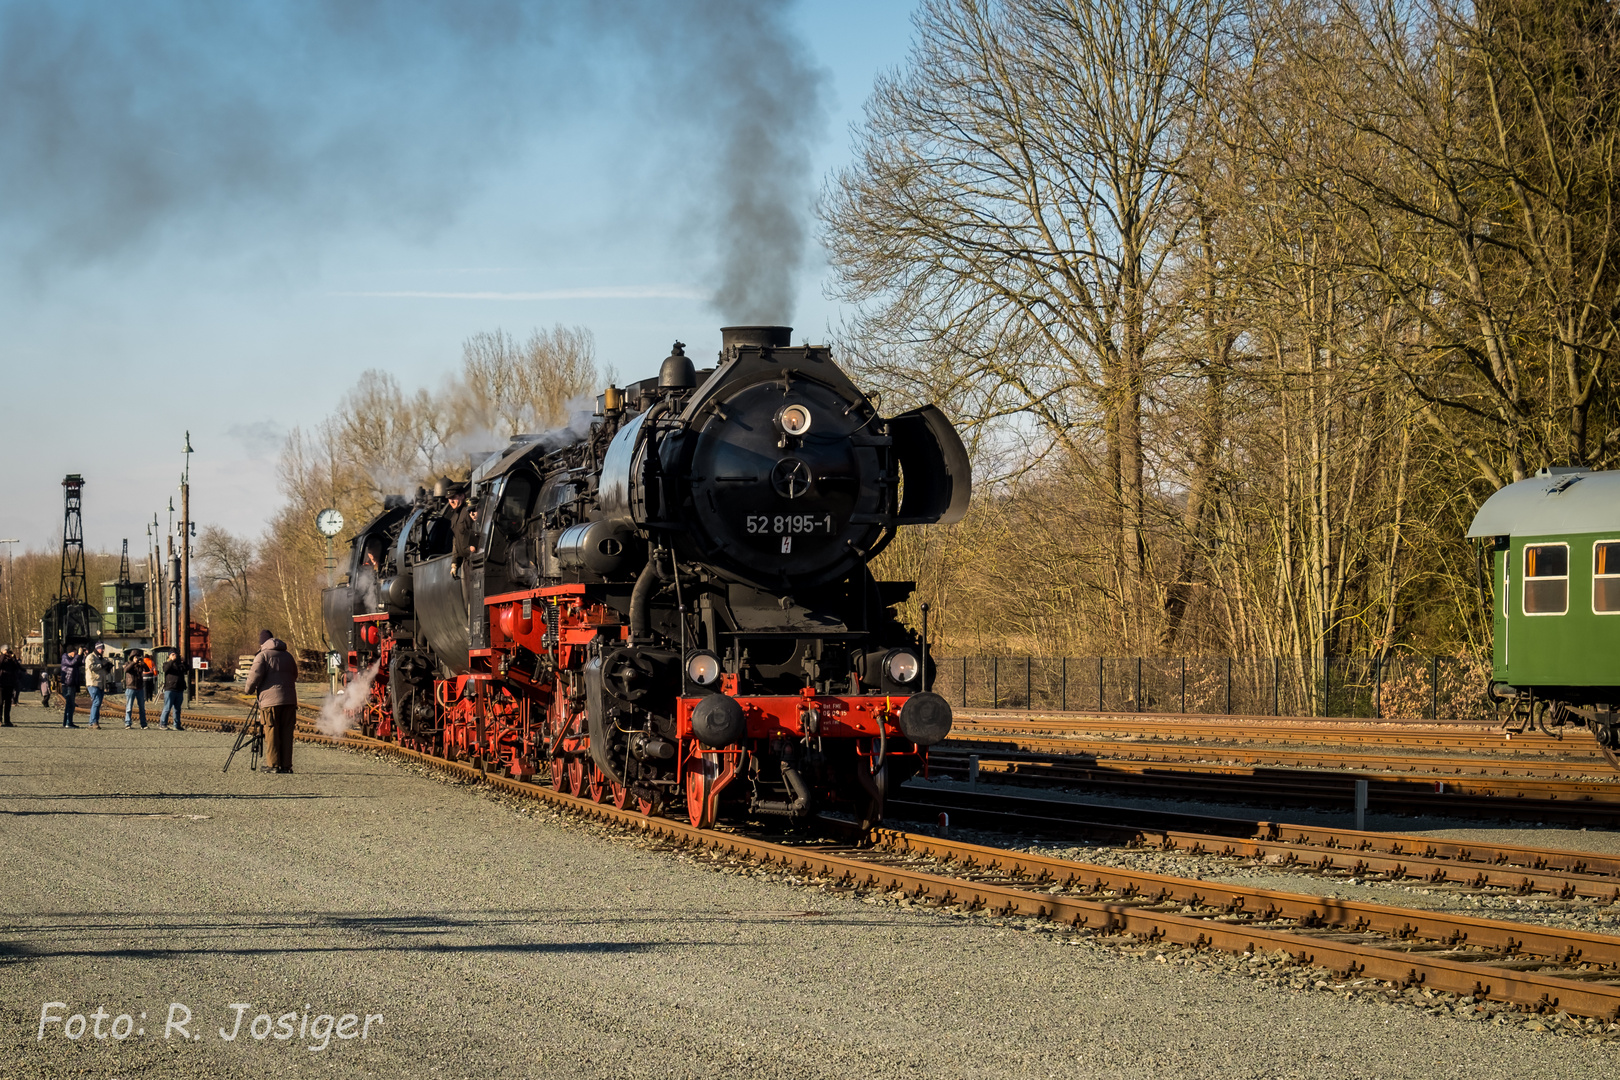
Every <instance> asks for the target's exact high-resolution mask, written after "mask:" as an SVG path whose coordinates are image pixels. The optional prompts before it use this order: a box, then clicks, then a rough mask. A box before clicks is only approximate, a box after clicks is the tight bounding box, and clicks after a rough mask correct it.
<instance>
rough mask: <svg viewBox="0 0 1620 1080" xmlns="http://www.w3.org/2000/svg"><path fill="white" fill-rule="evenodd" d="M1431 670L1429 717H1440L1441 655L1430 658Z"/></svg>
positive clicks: (1431, 718)
mask: <svg viewBox="0 0 1620 1080" xmlns="http://www.w3.org/2000/svg"><path fill="white" fill-rule="evenodd" d="M1430 660H1431V666H1430V670H1429V719H1430V720H1435V721H1438V720H1439V719H1440V656H1439V654H1438V653H1437V654H1435V655H1434V656H1433V657H1431V658H1430Z"/></svg>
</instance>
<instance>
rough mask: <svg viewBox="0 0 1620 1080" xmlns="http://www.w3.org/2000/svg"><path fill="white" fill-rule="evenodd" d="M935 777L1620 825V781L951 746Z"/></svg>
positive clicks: (935, 758)
mask: <svg viewBox="0 0 1620 1080" xmlns="http://www.w3.org/2000/svg"><path fill="white" fill-rule="evenodd" d="M929 774H930V775H931V776H939V777H947V778H952V779H973V778H975V777H984V776H987V775H989V776H994V777H996V778H997V779H999V780H1001V781H1003V782H1006V783H1011V784H1018V785H1025V786H1037V787H1067V788H1081V789H1084V790H1086V791H1090V792H1097V793H1106V794H1109V795H1113V796H1119V797H1125V796H1138V797H1142V796H1145V797H1158V798H1174V799H1204V800H1209V801H1228V802H1246V803H1263V804H1266V805H1275V806H1288V807H1326V808H1333V809H1343V808H1345V807H1347V806H1349V807H1353V806H1354V800H1355V784H1356V781H1358V780H1365V781H1366V782H1367V785H1368V797H1369V805H1370V806H1371V807H1373V808H1376V809H1377V810H1378V811H1380V812H1390V813H1410V814H1438V815H1443V816H1455V817H1473V818H1485V819H1495V820H1504V819H1506V820H1513V819H1516V820H1535V821H1542V822H1558V823H1562V824H1568V825H1577V826H1594V825H1595V826H1602V827H1608V826H1613V825H1620V783H1616V782H1615V781H1612V780H1598V781H1591V780H1562V779H1538V778H1526V777H1476V776H1467V775H1463V776H1458V775H1456V774H1450V775H1445V776H1443V777H1440V776H1428V777H1425V776H1421V775H1415V776H1391V775H1389V774H1387V773H1379V772H1322V771H1312V770H1307V769H1298V770H1291V769H1285V768H1280V769H1263V768H1254V767H1250V766H1242V765H1216V764H1206V763H1197V764H1191V763H1189V764H1185V765H1180V766H1170V765H1162V764H1156V763H1146V762H1129V761H1113V762H1098V763H1095V764H1091V763H1088V762H1086V761H1085V760H1083V759H1080V760H1077V759H1076V758H1075V757H1073V756H1071V755H1062V754H1036V753H1030V752H1025V751H1020V750H1002V749H997V748H996V747H995V746H993V745H977V746H973V745H959V744H952V743H946V744H945V745H944V746H942V747H937V748H935V749H934V750H932V751H930V753H929Z"/></svg>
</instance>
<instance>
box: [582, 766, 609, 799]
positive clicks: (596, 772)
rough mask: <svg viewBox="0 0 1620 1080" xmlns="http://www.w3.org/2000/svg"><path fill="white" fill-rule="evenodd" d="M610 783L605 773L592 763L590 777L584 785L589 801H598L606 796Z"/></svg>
mask: <svg viewBox="0 0 1620 1080" xmlns="http://www.w3.org/2000/svg"><path fill="white" fill-rule="evenodd" d="M611 784H612V781H610V780H609V779H608V777H607V773H605V772H603V771H602V770H601V769H600V768H599V767H597V766H596V765H594V764H593V765H592V766H591V779H590V782H589V784H588V786H587V787H586V793H587V794H588V795H590V797H591V802H598V803H599V802H601V801H602V800H603V799H605V798H607V793H608V787H609V786H610V785H611Z"/></svg>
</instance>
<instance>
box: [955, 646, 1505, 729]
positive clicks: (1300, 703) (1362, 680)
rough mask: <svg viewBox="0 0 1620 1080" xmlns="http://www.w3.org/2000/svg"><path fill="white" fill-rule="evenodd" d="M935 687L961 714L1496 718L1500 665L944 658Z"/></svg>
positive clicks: (1413, 659) (1398, 660)
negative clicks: (1494, 673) (1494, 688)
mask: <svg viewBox="0 0 1620 1080" xmlns="http://www.w3.org/2000/svg"><path fill="white" fill-rule="evenodd" d="M933 660H934V665H935V669H934V674H933V680H932V682H931V683H930V685H929V689H931V690H933V691H934V692H935V693H938V694H940V695H941V696H943V697H944V698H945V699H946V700H947V701H949V702H950V703H951V705H952V706H954V707H956V708H959V709H1031V710H1033V709H1048V710H1064V711H1071V710H1073V711H1087V712H1091V711H1095V712H1140V713H1191V714H1199V715H1227V716H1321V717H1342V718H1347V719H1356V718H1360V719H1373V718H1382V719H1406V720H1452V721H1455V720H1464V721H1482V720H1486V719H1489V717H1490V706H1489V704H1488V702H1487V700H1486V697H1485V690H1486V685H1487V681H1488V679H1489V676H1490V662H1489V660H1488V659H1481V658H1475V657H1466V656H1430V657H1420V656H1405V655H1399V656H1389V657H1383V658H1379V657H1368V658H1360V657H1334V658H1330V659H1328V660H1327V661H1325V662H1322V663H1321V664H1320V667H1319V669H1318V670H1317V671H1316V672H1315V673H1314V674H1312V673H1311V671H1310V667H1311V665H1308V664H1306V663H1304V662H1302V661H1301V660H1300V659H1299V658H1297V657H1235V656H1226V657H1222V656H1215V657H1209V656H1201V657H1168V658H1167V657H1106V656H1089V657H1086V656H1083V657H1073V656H1071V657H1044V656H960V657H943V656H935V657H933Z"/></svg>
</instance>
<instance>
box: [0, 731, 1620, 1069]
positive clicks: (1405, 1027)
mask: <svg viewBox="0 0 1620 1080" xmlns="http://www.w3.org/2000/svg"><path fill="white" fill-rule="evenodd" d="M17 718H18V720H19V726H18V727H17V728H14V729H6V730H3V731H0V814H3V816H4V818H5V824H6V828H5V832H4V841H3V843H4V852H5V857H4V859H3V860H0V906H3V909H4V910H6V911H8V912H10V913H12V918H11V919H10V920H8V922H7V923H6V924H5V925H4V926H0V1032H4V1039H3V1041H0V1076H3V1077H29V1078H32V1077H68V1076H72V1077H80V1076H89V1077H119V1078H125V1077H164V1078H170V1077H260V1076H305V1075H308V1076H381V1077H399V1076H406V1075H410V1076H413V1077H417V1078H427V1077H440V1076H444V1077H457V1076H465V1077H505V1076H513V1077H552V1076H557V1077H563V1076H568V1077H598V1076H601V1077H609V1076H612V1077H619V1076H638V1077H639V1076H649V1077H650V1076H660V1077H663V1076H677V1077H684V1076H704V1077H725V1076H738V1077H742V1076H747V1077H775V1076H781V1077H793V1078H796V1080H797V1078H804V1077H829V1078H848V1077H856V1076H859V1077H874V1078H885V1077H892V1076H928V1077H956V1076H963V1077H1031V1076H1077V1077H1078V1076H1086V1077H1090V1076H1114V1075H1120V1076H1124V1075H1130V1076H1132V1077H1266V1078H1269V1077H1316V1076H1322V1075H1330V1076H1335V1077H1379V1078H1391V1077H1425V1078H1427V1077H1432V1076H1436V1075H1443V1076H1459V1077H1473V1076H1477V1077H1496V1076H1501V1075H1504V1074H1511V1075H1514V1076H1517V1077H1521V1078H1524V1080H1535V1078H1540V1077H1546V1078H1553V1077H1558V1078H1561V1080H1563V1078H1569V1077H1582V1076H1594V1077H1596V1076H1602V1075H1607V1074H1609V1073H1612V1072H1613V1070H1614V1068H1615V1066H1616V1063H1617V1058H1620V1047H1617V1042H1610V1041H1606V1040H1605V1039H1603V1038H1595V1039H1594V1038H1581V1039H1577V1038H1565V1037H1558V1036H1559V1035H1561V1034H1566V1033H1569V1032H1571V1031H1573V1030H1575V1025H1573V1024H1563V1023H1560V1022H1559V1021H1558V1019H1557V1018H1556V1017H1554V1018H1547V1019H1545V1020H1538V1021H1535V1022H1533V1023H1532V1024H1528V1025H1527V1024H1526V1023H1524V1022H1522V1021H1520V1020H1518V1019H1509V1018H1508V1017H1507V1016H1506V1015H1498V1014H1496V1013H1495V1012H1494V1011H1493V1010H1492V1009H1490V1008H1488V1007H1482V1006H1479V1005H1478V1004H1477V1003H1473V1002H1468V1001H1456V1000H1453V999H1447V998H1435V997H1425V996H1424V995H1422V994H1421V992H1409V993H1408V994H1407V995H1406V996H1404V997H1403V996H1399V995H1396V996H1394V997H1392V996H1391V995H1389V994H1387V993H1384V992H1382V991H1380V990H1379V989H1378V988H1377V987H1376V986H1370V985H1364V986H1359V987H1358V986H1355V985H1350V984H1346V985H1341V984H1334V983H1330V982H1329V981H1327V980H1326V979H1325V978H1324V977H1323V973H1322V972H1320V971H1316V970H1314V969H1306V968H1300V967H1298V966H1297V965H1293V964H1291V963H1288V962H1285V961H1283V960H1282V959H1281V958H1277V957H1265V956H1261V957H1254V958H1249V959H1245V958H1240V957H1224V956H1208V955H1202V954H1192V953H1190V952H1187V951H1185V950H1168V949H1164V950H1161V949H1155V948H1152V947H1149V946H1146V945H1144V944H1142V943H1137V942H1133V941H1131V940H1129V939H1122V938H1112V939H1097V938H1094V937H1092V936H1091V935H1086V934H1071V933H1068V932H1065V931H1059V930H1054V929H1053V928H1051V927H1049V926H1045V925H1043V924H1039V923H1035V922H1032V921H1028V920H1007V919H996V918H985V917H967V916H951V915H947V914H942V913H938V912H934V911H925V910H919V909H910V910H903V909H902V908H903V907H905V906H906V905H902V904H900V903H896V902H894V901H893V899H892V898H885V897H880V896H871V895H868V896H864V897H859V896H850V895H842V894H836V893H833V892H830V891H828V890H827V889H826V888H825V887H818V886H817V885H816V884H814V883H799V884H792V883H790V882H788V881H784V880H783V879H781V878H779V877H777V876H773V875H768V874H765V873H763V872H761V871H758V870H755V869H752V868H749V867H746V866H740V865H736V864H728V863H726V862H725V861H724V860H719V859H711V858H707V857H694V856H691V855H686V854H681V853H674V852H666V851H660V850H654V849H652V848H649V847H648V846H647V844H646V842H645V841H642V840H639V839H637V838H634V837H631V836H627V835H613V834H609V833H608V832H607V831H606V830H604V829H602V828H599V827H596V826H588V825H583V824H580V823H577V822H574V821H571V820H569V819H567V818H564V817H562V816H560V815H558V814H556V813H554V812H551V811H549V810H545V809H543V808H537V807H534V806H532V805H526V804H518V803H514V802H511V801H509V800H503V799H500V798H496V797H494V796H492V795H491V794H489V793H486V792H481V791H479V790H476V789H472V788H468V787H464V786H458V785H455V784H452V783H447V782H445V781H442V780H440V779H437V778H435V777H433V776H431V775H428V774H426V773H424V772H423V771H421V770H417V769H412V768H407V767H404V766H402V765H399V764H396V763H394V762H392V761H389V760H385V759H382V758H378V757H374V756H371V755H367V754H363V753H355V752H346V751H342V750H333V749H324V748H315V747H310V746H305V745H300V746H299V747H298V748H297V750H296V752H295V756H296V765H297V768H298V771H297V772H296V773H295V774H294V775H292V776H265V775H261V774H257V773H252V772H249V771H247V770H245V769H242V768H241V767H240V765H238V766H236V767H233V769H232V771H231V772H230V773H229V774H228V775H222V774H221V773H220V771H219V766H220V765H221V764H222V763H223V761H224V757H225V753H226V752H227V749H228V745H229V743H228V739H227V737H225V736H221V735H219V734H215V733H210V732H201V731H195V732H182V733H174V732H158V731H152V730H147V731H139V730H137V731H134V732H126V731H124V730H123V729H122V727H117V728H114V729H111V730H106V731H82V730H81V731H67V730H63V729H61V728H60V727H58V726H54V725H55V723H56V721H55V720H54V719H53V718H52V717H51V716H50V715H49V714H47V713H45V712H43V711H42V710H40V709H38V708H31V707H23V708H22V709H21V710H19V715H18V717H17ZM46 1002H62V1003H64V1004H63V1005H61V1006H59V1007H52V1009H51V1010H50V1011H51V1013H52V1015H59V1016H61V1017H63V1018H64V1020H65V1021H66V1024H64V1023H51V1024H48V1025H46V1027H45V1037H44V1038H43V1039H39V1038H38V1037H37V1034H38V1031H39V1030H40V1024H41V1013H42V1006H44V1004H45V1003H46ZM233 1003H242V1004H243V1008H242V1010H241V1011H242V1014H243V1020H242V1024H241V1031H240V1032H239V1033H238V1035H237V1037H236V1039H235V1040H234V1041H227V1040H226V1039H225V1038H223V1037H221V1034H220V1032H221V1028H222V1027H223V1028H224V1029H225V1034H230V1029H231V1028H232V1027H233V1026H234V1023H235V1016H236V1014H237V1010H236V1009H234V1008H233V1007H232V1005H233ZM177 1005H179V1006H183V1007H184V1008H185V1009H189V1011H190V1014H191V1019H190V1023H189V1024H188V1025H187V1027H186V1032H187V1033H189V1034H191V1035H192V1036H193V1039H191V1040H189V1041H188V1040H186V1039H184V1038H183V1037H182V1035H181V1034H180V1032H179V1030H178V1029H173V1030H170V1031H169V1035H170V1037H168V1038H165V1037H164V1034H165V1029H166V1027H167V1025H166V1021H167V1020H168V1019H169V1018H170V1017H171V1016H173V1017H175V1018H176V1019H179V1018H180V1017H181V1015H182V1011H181V1010H177V1009H176V1006H177ZM306 1009H307V1012H308V1016H309V1017H310V1018H311V1022H312V1027H311V1029H310V1030H309V1031H306V1032H305V1033H304V1034H302V1035H299V1036H296V1037H294V1038H291V1039H288V1040H278V1039H277V1038H275V1036H274V1035H272V1036H271V1037H269V1038H264V1039H258V1038H255V1037H254V1035H253V1022H254V1019H255V1018H256V1017H258V1016H259V1015H260V1014H263V1015H264V1016H265V1020H264V1021H263V1022H262V1025H261V1026H262V1027H269V1026H270V1025H271V1024H272V1022H273V1020H274V1019H276V1018H279V1017H280V1016H281V1014H283V1013H287V1012H291V1013H293V1014H294V1016H293V1017H292V1021H291V1024H290V1026H292V1027H297V1026H299V1025H300V1024H302V1022H303V1017H304V1015H305V1011H306ZM98 1011H99V1012H101V1013H102V1020H101V1021H99V1022H100V1023H101V1024H102V1025H104V1026H103V1030H104V1031H106V1030H110V1029H113V1028H114V1025H118V1024H121V1023H126V1021H121V1020H120V1019H119V1018H120V1017H122V1016H126V1015H127V1016H128V1017H129V1018H130V1019H129V1020H128V1021H127V1023H128V1024H130V1025H131V1026H134V1027H138V1028H142V1029H144V1032H145V1034H144V1035H141V1034H138V1033H137V1034H131V1035H130V1036H129V1037H128V1038H126V1039H123V1040H118V1039H114V1038H111V1037H105V1038H101V1039H97V1038H96V1037H95V1034H94V1030H95V1029H94V1025H95V1024H96V1023H98V1021H96V1020H95V1019H94V1016H95V1014H96V1013H97V1012H98ZM143 1012H144V1013H145V1017H144V1019H142V1018H141V1017H140V1014H141V1013H143ZM378 1014H380V1015H381V1017H382V1019H380V1020H373V1021H372V1022H371V1027H370V1029H369V1032H368V1033H367V1034H366V1036H365V1038H363V1039H362V1038H358V1037H356V1038H350V1039H347V1040H340V1039H338V1038H331V1039H329V1040H328V1044H327V1046H326V1048H325V1049H324V1050H321V1049H317V1050H311V1049H309V1047H310V1046H312V1045H316V1044H318V1043H319V1042H320V1041H321V1038H320V1036H318V1035H317V1034H315V1033H314V1028H315V1027H318V1026H320V1025H319V1023H318V1021H319V1018H320V1017H322V1016H327V1017H336V1018H341V1017H343V1016H345V1015H352V1016H353V1017H355V1018H356V1019H354V1020H353V1021H350V1022H349V1023H350V1024H351V1025H352V1026H351V1027H350V1028H349V1029H348V1030H349V1031H350V1033H351V1034H356V1035H357V1034H358V1032H359V1029H360V1025H361V1024H362V1023H363V1022H364V1021H363V1018H364V1017H366V1016H376V1015H378ZM84 1015H89V1016H91V1019H90V1020H89V1021H88V1024H89V1025H90V1028H91V1030H89V1031H88V1032H86V1033H85V1034H83V1035H82V1036H81V1037H80V1038H78V1039H77V1040H70V1039H68V1038H67V1037H66V1036H65V1034H64V1033H63V1032H64V1028H65V1027H66V1026H67V1025H71V1024H73V1023H74V1020H73V1017H75V1016H84ZM81 1023H83V1021H81ZM327 1023H330V1021H327ZM1537 1028H1539V1029H1543V1030H1535V1029H1537ZM344 1030H345V1029H344V1028H343V1027H339V1028H338V1033H339V1034H341V1033H342V1032H343V1031H344Z"/></svg>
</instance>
